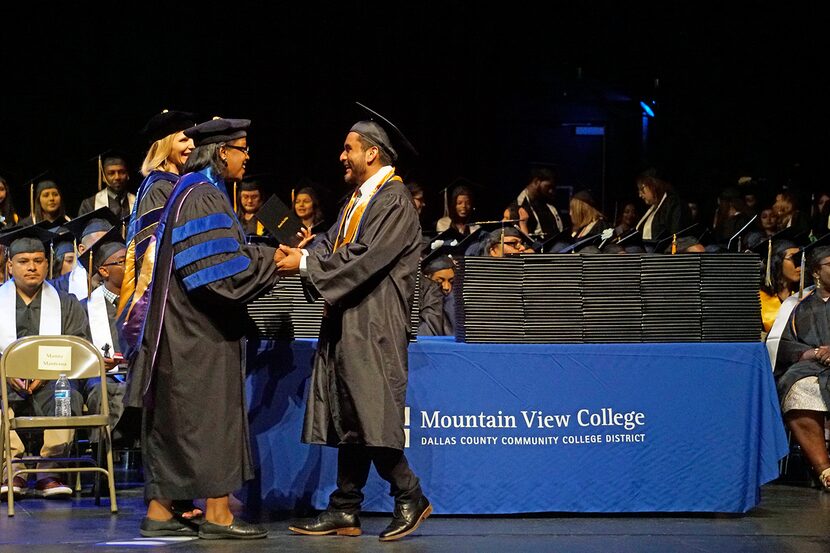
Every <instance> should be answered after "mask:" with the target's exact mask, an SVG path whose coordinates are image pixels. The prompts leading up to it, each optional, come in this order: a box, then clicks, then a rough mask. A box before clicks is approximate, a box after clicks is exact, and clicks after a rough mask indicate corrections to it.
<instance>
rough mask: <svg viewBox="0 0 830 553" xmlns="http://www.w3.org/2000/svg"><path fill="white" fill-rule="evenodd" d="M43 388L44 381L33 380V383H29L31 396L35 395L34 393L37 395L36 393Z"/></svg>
mask: <svg viewBox="0 0 830 553" xmlns="http://www.w3.org/2000/svg"><path fill="white" fill-rule="evenodd" d="M41 386H43V381H42V380H32V381H31V382H30V383H29V388H28V391H29V393H30V394H33V393H35V392H36V391H37V390H38V389H39V388H40V387H41Z"/></svg>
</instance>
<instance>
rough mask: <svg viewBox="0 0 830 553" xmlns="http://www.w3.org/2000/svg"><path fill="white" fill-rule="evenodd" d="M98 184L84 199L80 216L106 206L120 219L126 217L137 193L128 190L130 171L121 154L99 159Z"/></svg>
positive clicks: (79, 211)
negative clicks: (91, 193)
mask: <svg viewBox="0 0 830 553" xmlns="http://www.w3.org/2000/svg"><path fill="white" fill-rule="evenodd" d="M98 176H99V181H98V186H99V187H101V184H103V185H104V186H103V187H101V188H100V189H99V190H98V192H96V193H95V194H94V195H92V196H90V197H88V198H86V199H84V201H82V202H81V207H80V208H79V209H78V217H80V216H81V215H86V214H87V213H89V212H91V211H95V210H96V209H101V208H102V207H106V208H107V209H109V210H110V211H112V213H113V214H114V215H115V216H116V217H118V218H119V219H126V218H127V217H129V216H130V212H131V211H132V209H133V205H134V204H135V194H133V193H132V192H130V191H128V190H127V185H128V184H129V182H130V172H129V170H128V169H127V161H126V160H125V159H124V158H123V157H122V156H120V155H117V154H109V155H107V156H105V157H104V158H103V161H102V160H101V158H99V161H98Z"/></svg>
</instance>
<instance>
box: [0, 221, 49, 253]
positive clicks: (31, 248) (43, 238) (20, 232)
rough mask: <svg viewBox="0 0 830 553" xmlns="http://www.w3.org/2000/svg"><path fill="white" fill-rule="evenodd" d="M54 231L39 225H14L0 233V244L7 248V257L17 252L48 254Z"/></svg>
mask: <svg viewBox="0 0 830 553" xmlns="http://www.w3.org/2000/svg"><path fill="white" fill-rule="evenodd" d="M53 237H54V233H52V232H49V231H48V230H46V229H45V228H43V227H41V226H39V225H28V226H25V227H14V228H13V229H11V230H9V231H6V232H4V233H2V234H0V244H3V245H4V246H6V247H7V248H8V250H9V251H8V258H9V259H11V258H12V257H14V256H15V255H17V254H19V253H34V252H43V253H45V254H47V257H48V254H49V249H50V244H51V242H52V238H53Z"/></svg>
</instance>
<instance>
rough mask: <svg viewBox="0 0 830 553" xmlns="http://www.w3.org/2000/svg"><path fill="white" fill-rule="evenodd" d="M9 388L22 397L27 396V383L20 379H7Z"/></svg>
mask: <svg viewBox="0 0 830 553" xmlns="http://www.w3.org/2000/svg"><path fill="white" fill-rule="evenodd" d="M8 381H9V386H11V388H12V390H14V391H15V392H17V393H18V394H20V395H22V396H27V395H29V383H28V382H26V381H25V380H23V379H22V378H9V379H8Z"/></svg>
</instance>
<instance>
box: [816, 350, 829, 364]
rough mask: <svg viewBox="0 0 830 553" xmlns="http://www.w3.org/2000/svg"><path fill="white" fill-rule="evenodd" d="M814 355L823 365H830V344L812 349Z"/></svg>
mask: <svg viewBox="0 0 830 553" xmlns="http://www.w3.org/2000/svg"><path fill="white" fill-rule="evenodd" d="M812 352H813V354H812V357H813V359H815V360H816V361H818V362H819V363H821V364H822V365H830V346H819V347H817V348H815V349H813V350H812Z"/></svg>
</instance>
